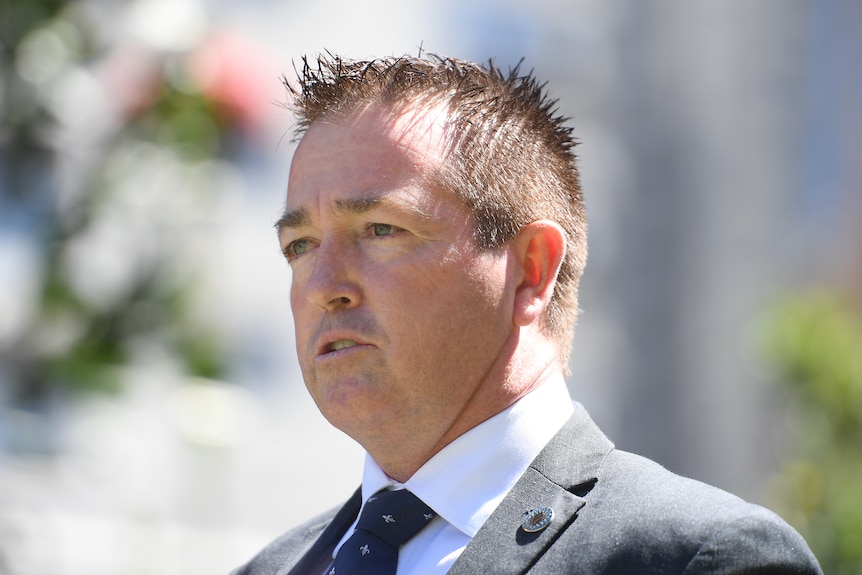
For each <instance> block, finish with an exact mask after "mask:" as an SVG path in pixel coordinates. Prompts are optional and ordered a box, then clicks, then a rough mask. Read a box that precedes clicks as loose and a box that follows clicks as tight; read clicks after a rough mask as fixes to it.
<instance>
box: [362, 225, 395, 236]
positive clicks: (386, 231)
mask: <svg viewBox="0 0 862 575" xmlns="http://www.w3.org/2000/svg"><path fill="white" fill-rule="evenodd" d="M400 229H401V228H399V227H398V226H393V225H392V224H371V225H370V226H368V230H369V231H370V232H371V235H373V236H391V235H392V234H394V233H395V232H397V231H399V230H400Z"/></svg>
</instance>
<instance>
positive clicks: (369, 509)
mask: <svg viewBox="0 0 862 575" xmlns="http://www.w3.org/2000/svg"><path fill="white" fill-rule="evenodd" d="M434 516H435V514H434V512H433V511H432V510H431V508H430V507H428V506H427V505H425V504H424V503H422V501H421V500H420V499H419V498H418V497H416V496H415V495H413V494H412V493H410V492H409V491H407V490H406V489H402V490H400V491H378V492H377V493H375V494H374V495H373V496H371V497H369V498H368V501H366V502H365V508H364V509H363V510H362V514H361V515H360V516H359V522H358V523H357V524H356V531H354V532H353V535H351V536H350V538H349V539H348V540H347V541H345V542H344V545H342V546H341V549H339V550H338V554H337V555H336V556H335V561H334V562H333V563H332V567H331V568H330V570H329V571H327V572H326V573H327V575H395V568H396V567H397V566H398V547H400V546H401V545H403V544H404V543H405V542H406V541H407V540H408V539H410V538H411V537H413V536H414V535H416V534H417V533H418V532H419V530H420V529H422V528H423V527H424V526H425V525H427V524H428V522H429V521H431V520H432V519H434Z"/></svg>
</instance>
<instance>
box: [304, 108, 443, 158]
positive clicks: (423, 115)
mask: <svg viewBox="0 0 862 575" xmlns="http://www.w3.org/2000/svg"><path fill="white" fill-rule="evenodd" d="M448 120H449V115H448V113H447V111H446V109H445V107H444V106H443V105H433V106H431V105H420V104H400V105H398V106H392V105H387V104H371V105H368V106H366V107H364V108H362V109H358V110H354V111H351V112H347V113H342V112H339V113H334V114H332V115H330V116H328V117H326V118H321V119H319V120H317V121H315V122H314V123H312V124H311V125H310V126H309V128H308V130H307V131H306V133H305V134H304V136H303V137H302V139H301V140H300V142H299V146H298V147H297V151H296V153H295V155H294V161H296V158H297V156H309V155H317V154H321V153H325V150H321V149H320V147H321V146H324V147H326V146H330V145H332V142H333V141H338V142H339V144H340V145H345V146H354V147H365V148H371V147H375V148H379V149H381V150H386V151H387V152H389V153H392V154H397V155H403V156H404V157H405V158H408V159H409V160H410V161H411V162H413V163H414V164H415V165H416V167H417V168H420V169H428V170H434V169H436V168H439V167H440V166H441V165H442V163H443V162H444V160H445V157H446V155H447V152H448V148H449V146H448V140H447V137H448V126H449V124H448Z"/></svg>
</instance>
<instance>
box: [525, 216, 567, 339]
mask: <svg viewBox="0 0 862 575" xmlns="http://www.w3.org/2000/svg"><path fill="white" fill-rule="evenodd" d="M512 245H513V247H514V255H515V257H516V258H517V264H518V266H517V270H518V272H519V274H518V275H519V281H518V283H517V287H516V288H515V309H514V321H515V324H516V325H519V326H521V327H523V326H526V325H529V324H531V323H533V322H536V321H537V320H539V319H540V318H541V316H542V313H543V312H544V311H545V308H546V307H547V306H548V303H549V302H550V301H551V295H552V294H553V293H554V286H555V285H556V283H557V274H558V273H559V271H560V265H561V264H562V263H563V258H564V257H565V255H566V234H565V232H564V231H563V229H562V228H561V227H560V225H559V224H557V223H556V222H553V221H550V220H539V221H535V222H532V223H530V224H527V225H526V226H524V227H523V228H521V231H520V232H519V233H518V235H517V236H515V237H514V238H513V239H512Z"/></svg>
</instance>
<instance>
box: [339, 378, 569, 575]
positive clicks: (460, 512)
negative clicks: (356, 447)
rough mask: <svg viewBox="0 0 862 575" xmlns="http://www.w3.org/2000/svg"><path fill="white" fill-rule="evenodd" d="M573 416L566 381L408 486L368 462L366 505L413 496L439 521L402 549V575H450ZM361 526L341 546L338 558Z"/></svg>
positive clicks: (481, 430) (506, 414) (455, 445)
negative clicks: (378, 497) (384, 494)
mask: <svg viewBox="0 0 862 575" xmlns="http://www.w3.org/2000/svg"><path fill="white" fill-rule="evenodd" d="M573 411H574V408H573V406H572V400H571V398H570V397H569V392H568V389H567V388H566V382H565V380H564V379H563V377H562V376H561V375H560V376H558V377H555V378H554V379H552V380H550V381H546V382H545V383H544V384H542V385H541V386H539V387H538V388H536V389H535V390H533V391H532V392H530V393H528V394H527V395H525V396H524V397H522V398H521V399H519V400H518V401H517V402H515V403H514V404H512V405H511V406H509V407H508V408H507V409H505V410H504V411H502V412H500V413H498V414H497V415H495V416H494V417H492V418H491V419H488V420H487V421H484V422H483V423H481V424H479V425H477V426H476V427H474V428H473V429H471V430H470V431H468V432H467V433H465V434H464V435H462V436H461V437H459V438H457V439H456V440H455V441H453V442H452V443H450V444H449V445H447V446H446V447H444V448H443V449H442V450H441V451H440V452H438V453H437V454H436V455H435V456H434V457H432V458H431V459H430V460H429V461H428V462H426V463H425V465H423V466H422V467H421V468H419V470H418V471H417V472H416V473H415V474H414V475H413V477H411V478H410V479H408V480H407V482H406V483H399V482H397V481H395V480H393V479H391V478H389V477H388V476H387V475H386V474H385V473H384V472H383V470H382V469H380V466H379V465H377V463H376V462H375V461H374V460H373V459H372V458H371V457H370V456H369V455H367V454H366V456H365V469H364V472H363V477H362V499H363V502H364V501H365V500H366V499H368V498H369V497H370V496H371V495H373V494H374V493H376V492H377V491H379V490H381V489H384V488H386V487H391V488H395V489H400V488H406V489H409V490H410V491H412V492H413V493H414V494H415V495H416V496H417V497H419V498H420V499H421V500H422V501H424V502H425V503H426V504H427V505H428V506H430V507H431V508H432V509H433V510H434V511H435V512H436V513H437V517H436V518H435V519H434V520H432V521H431V523H429V524H428V526H427V527H425V528H424V529H422V531H420V532H419V533H418V534H417V535H416V536H415V537H414V538H413V539H411V540H410V541H408V542H407V543H405V544H404V546H402V547H401V549H400V551H399V553H398V572H397V573H398V575H438V574H439V575H443V574H444V573H446V572H447V571H448V570H449V568H450V567H451V566H452V564H453V563H454V562H455V560H456V559H457V558H458V556H459V555H460V554H461V552H462V551H463V550H464V548H465V547H466V546H467V544H468V543H470V540H471V539H472V538H473V536H475V535H476V532H477V531H478V530H479V528H480V527H481V526H482V524H483V523H485V521H486V520H487V519H488V517H490V516H491V513H493V512H494V510H495V509H496V508H497V506H498V505H499V504H500V502H501V501H502V500H503V498H504V497H505V496H506V494H507V493H508V492H509V491H510V490H511V489H512V487H513V486H514V485H515V483H516V482H517V481H518V479H519V478H520V477H521V475H523V473H524V472H525V471H526V470H527V467H529V465H530V463H531V462H532V461H533V459H535V458H536V456H537V455H538V454H539V452H540V451H541V450H542V448H544V447H545V445H546V444H547V443H548V441H550V440H551V438H552V437H553V436H554V435H555V434H556V433H557V432H558V431H559V430H560V428H561V427H562V426H563V424H564V423H565V422H566V421H568V419H569V417H571V415H572V413H573ZM363 507H364V503H363ZM360 513H361V511H360ZM355 526H356V524H355V523H354V525H353V526H351V527H350V528H349V529H348V530H347V532H346V533H345V534H344V536H343V537H342V538H341V541H340V542H339V544H338V545H337V546H336V548H335V551H334V552H333V556H334V554H335V553H337V552H338V550H339V549H340V548H341V545H343V544H344V542H345V541H346V540H347V539H348V537H350V535H351V534H352V533H353V530H354V528H355Z"/></svg>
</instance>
